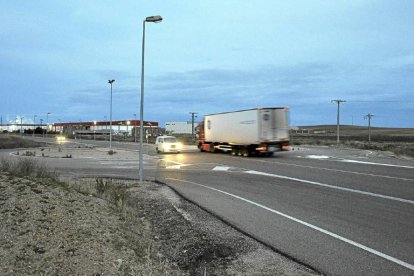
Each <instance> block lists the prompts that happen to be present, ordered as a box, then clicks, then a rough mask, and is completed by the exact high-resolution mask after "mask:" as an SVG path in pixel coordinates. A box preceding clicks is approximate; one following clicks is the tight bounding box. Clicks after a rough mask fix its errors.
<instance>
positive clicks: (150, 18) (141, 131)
mask: <svg viewBox="0 0 414 276" xmlns="http://www.w3.org/2000/svg"><path fill="white" fill-rule="evenodd" d="M161 21H162V17H161V16H159V15H155V16H148V17H147V18H145V19H144V21H143V22H142V58H141V109H140V124H139V126H140V127H139V182H140V183H142V182H143V179H144V170H143V155H142V151H143V145H142V144H143V136H144V57H145V23H146V22H151V23H159V22H161Z"/></svg>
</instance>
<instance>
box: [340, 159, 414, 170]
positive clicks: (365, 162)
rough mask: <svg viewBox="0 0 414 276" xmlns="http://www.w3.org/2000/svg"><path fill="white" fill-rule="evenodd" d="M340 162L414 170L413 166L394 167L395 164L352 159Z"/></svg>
mask: <svg viewBox="0 0 414 276" xmlns="http://www.w3.org/2000/svg"><path fill="white" fill-rule="evenodd" d="M338 161H340V162H347V163H359V164H367V165H377V166H387V167H397V168H407V169H414V167H413V166H404V165H394V164H387V163H375V162H367V161H358V160H351V159H342V160H338Z"/></svg>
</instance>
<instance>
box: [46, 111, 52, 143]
mask: <svg viewBox="0 0 414 276" xmlns="http://www.w3.org/2000/svg"><path fill="white" fill-rule="evenodd" d="M49 114H52V113H50V112H48V113H46V137H47V130H48V128H49Z"/></svg>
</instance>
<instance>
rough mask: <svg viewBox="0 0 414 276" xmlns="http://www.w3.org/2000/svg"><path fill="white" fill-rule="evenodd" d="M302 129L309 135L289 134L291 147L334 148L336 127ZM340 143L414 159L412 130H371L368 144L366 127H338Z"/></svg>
mask: <svg viewBox="0 0 414 276" xmlns="http://www.w3.org/2000/svg"><path fill="white" fill-rule="evenodd" d="M302 128H303V129H307V130H309V134H307V133H306V134H301V133H291V144H292V145H303V144H307V145H325V146H336V126H309V127H301V129H302ZM340 142H341V143H340V144H341V146H345V147H352V148H357V149H367V150H379V151H389V152H392V153H393V154H395V155H398V156H405V157H410V158H412V157H414V129H412V128H371V142H368V129H367V127H361V126H340Z"/></svg>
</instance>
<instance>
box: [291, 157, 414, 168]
mask: <svg viewBox="0 0 414 276" xmlns="http://www.w3.org/2000/svg"><path fill="white" fill-rule="evenodd" d="M296 157H298V158H309V159H318V160H327V159H331V160H333V161H338V162H346V163H358V164H367V165H376V166H387V167H397V168H407V169H414V167H413V166H407V165H395V164H388V163H376V162H368V161H360V160H352V159H341V158H337V157H331V156H327V155H306V156H304V157H302V156H296Z"/></svg>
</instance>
